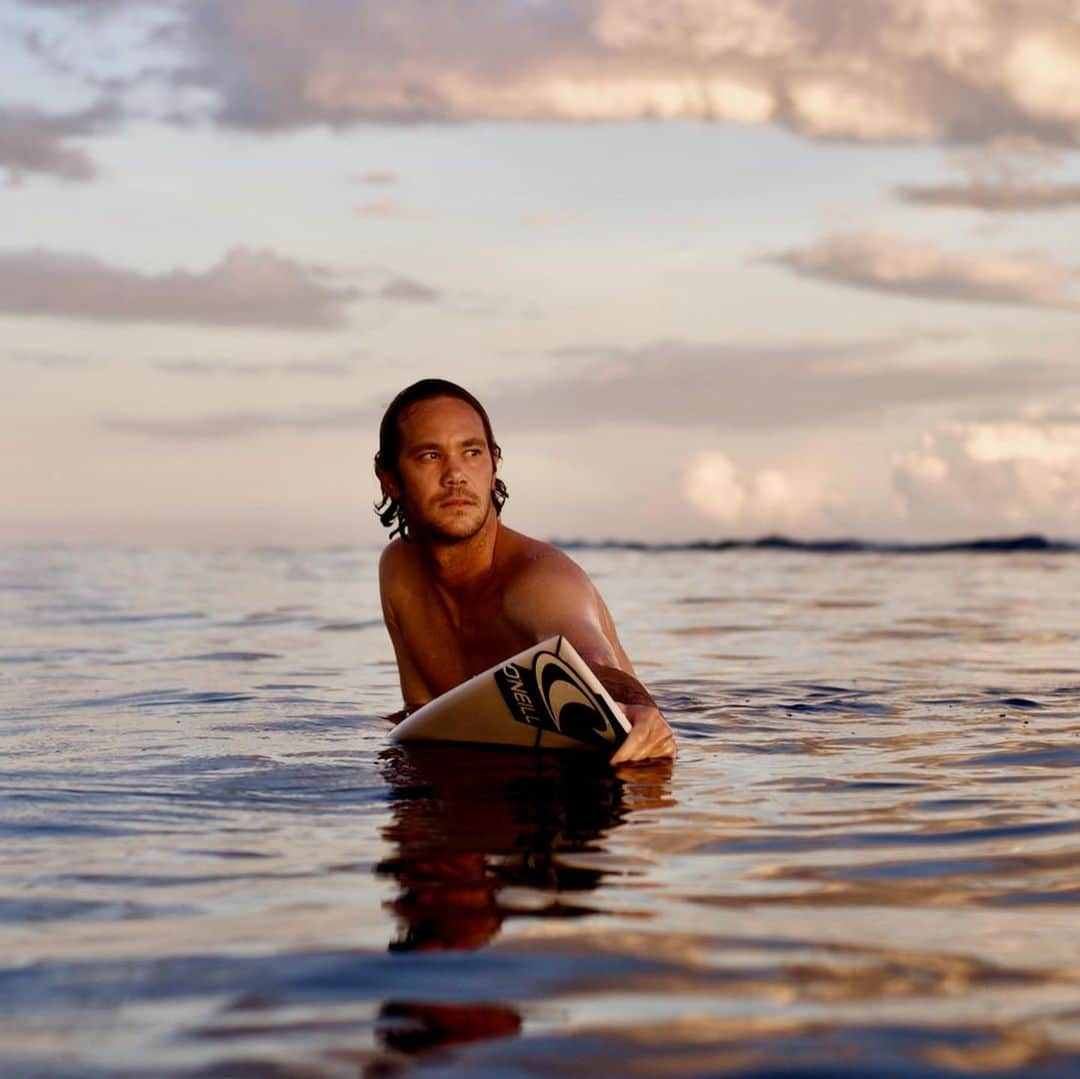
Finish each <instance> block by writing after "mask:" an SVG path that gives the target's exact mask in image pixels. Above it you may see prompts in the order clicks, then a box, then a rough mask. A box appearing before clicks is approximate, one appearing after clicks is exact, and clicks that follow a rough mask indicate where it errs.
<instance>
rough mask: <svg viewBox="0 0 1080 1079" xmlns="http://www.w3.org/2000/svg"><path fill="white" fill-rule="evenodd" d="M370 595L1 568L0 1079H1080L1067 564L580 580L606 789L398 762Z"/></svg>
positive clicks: (771, 559) (249, 564) (433, 762)
mask: <svg viewBox="0 0 1080 1079" xmlns="http://www.w3.org/2000/svg"><path fill="white" fill-rule="evenodd" d="M377 556H378V552H377V551H375V550H350V549H343V548H342V549H327V550H290V549H257V550H183V549H175V550H171V549H120V548H115V549H108V548H82V549H80V548H62V547H55V548H25V547H24V548H5V549H0V842H2V846H0V851H2V855H0V1074H2V1075H3V1076H5V1077H35V1076H62V1077H72V1079H75V1077H78V1079H96V1077H129V1076H140V1077H141V1076H153V1077H157V1076H161V1077H179V1076H184V1077H188V1076H199V1077H226V1076H227V1077H232V1076H238V1077H255V1076H271V1077H286V1076H288V1077H296V1079H301V1077H303V1079H309V1077H327V1079H330V1077H335V1079H336V1077H339V1076H340V1077H357V1076H417V1077H435V1076H440V1077H441V1076H469V1077H474V1076H475V1077H491V1079H496V1077H498V1079H504V1077H509V1079H515V1077H526V1076H560V1077H575V1076H643V1077H645V1076H648V1077H653V1076H665V1077H689V1076H770V1077H778V1076H904V1077H907V1076H912V1077H914V1076H920V1077H922V1076H934V1077H939V1076H950V1077H951V1076H965V1077H967V1076H973V1075H977V1076H982V1075H985V1076H1001V1077H1015V1076H1039V1077H1059V1076H1061V1077H1063V1076H1077V1075H1080V617H1078V615H1077V601H1076V597H1077V596H1078V595H1080V554H1077V553H1069V552H1038V551H1028V552H1018V553H974V552H963V551H959V552H949V553H939V554H923V555H920V554H916V553H908V554H905V553H889V552H862V553H858V552H856V553H837V554H829V555H822V554H813V553H805V552H798V551H784V550H765V551H754V550H749V551H748V550H730V551H712V552H709V551H666V552H650V551H629V550H614V549H589V550H582V551H579V552H576V553H575V557H577V558H578V560H579V561H580V562H582V564H583V565H584V566H585V567H586V568H587V569H588V570H589V572H590V573H591V574H592V575H593V577H594V579H595V580H596V581H597V583H598V584H599V586H600V587H601V590H602V591H603V593H604V595H605V597H606V598H607V600H608V603H609V606H611V608H612V610H613V612H614V613H615V615H616V619H617V621H618V623H619V626H620V630H621V634H622V637H623V641H624V644H625V645H626V647H627V649H628V651H629V652H630V654H631V656H632V657H633V658H634V659H635V661H636V663H637V666H638V671H639V674H640V675H641V676H642V678H643V679H644V680H645V681H646V682H647V683H648V684H649V685H650V686H651V687H652V689H653V690H654V692H655V694H656V696H657V698H658V700H659V701H660V703H661V705H662V706H663V707H664V708H665V710H666V712H667V714H668V716H669V718H670V719H671V721H672V723H673V725H674V727H675V730H676V732H677V736H678V740H679V747H680V755H679V758H678V760H677V762H676V763H675V764H674V765H667V764H655V765H649V766H644V767H640V768H636V769H622V770H619V771H618V772H613V771H611V770H610V769H608V768H607V767H606V766H604V765H603V764H600V763H597V762H595V761H594V760H592V759H591V758H582V757H578V756H573V757H564V756H558V755H546V756H536V755H533V754H531V753H529V752H517V751H505V750H502V751H500V750H461V749H455V750H450V749H437V748H436V749H432V748H430V747H429V748H426V749H423V750H410V751H406V750H404V749H402V748H398V747H394V746H392V745H390V744H389V743H388V741H387V737H386V727H385V724H384V722H383V721H382V720H381V719H380V716H382V715H385V714H386V713H388V712H389V711H391V710H392V709H394V708H395V707H397V706H398V704H399V696H398V691H397V682H396V672H395V668H394V664H393V657H392V653H391V651H390V647H389V643H388V640H387V638H386V636H385V632H384V630H383V627H382V624H381V621H380V618H379V613H378V602H377V593H376V588H375V583H374V576H375V563H376V559H377Z"/></svg>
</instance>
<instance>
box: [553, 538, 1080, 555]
mask: <svg viewBox="0 0 1080 1079" xmlns="http://www.w3.org/2000/svg"><path fill="white" fill-rule="evenodd" d="M551 542H552V543H553V544H554V545H555V546H556V547H561V548H563V549H565V550H575V549H576V550H619V551H802V552H805V553H807V554H863V553H865V554H955V553H963V552H968V551H972V552H981V553H986V554H1009V553H1014V552H1023V551H1035V552H1043V553H1050V554H1057V553H1063V552H1077V551H1080V543H1069V542H1067V541H1065V540H1051V539H1047V538H1046V536H1042V535H1039V534H1031V535H1023V536H992V537H989V538H985V539H973V540H955V541H949V542H944V543H891V542H877V541H875V540H860V539H835V540H799V539H792V538H791V537H790V536H778V535H771V536H761V537H759V538H758V539H746V540H739V539H723V540H690V541H688V542H685V543H644V542H636V541H633V540H615V539H611V540H585V539H571V540H560V539H556V540H552V541H551Z"/></svg>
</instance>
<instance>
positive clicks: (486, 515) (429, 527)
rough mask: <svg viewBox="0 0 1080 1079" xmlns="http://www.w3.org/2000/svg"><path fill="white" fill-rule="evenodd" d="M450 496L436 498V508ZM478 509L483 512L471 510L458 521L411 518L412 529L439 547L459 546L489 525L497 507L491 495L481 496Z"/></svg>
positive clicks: (410, 525) (410, 526) (477, 504)
mask: <svg viewBox="0 0 1080 1079" xmlns="http://www.w3.org/2000/svg"><path fill="white" fill-rule="evenodd" d="M448 497H451V496H446V495H444V496H443V497H442V498H440V499H438V500H436V506H435V509H436V510H437V509H438V505H437V503H438V502H440V501H442V502H445V501H446V500H447V498H448ZM462 497H471V496H469V495H463V496H462ZM476 507H477V509H479V510H481V511H482V512H480V513H478V514H477V515H476V516H475V517H474V516H473V513H472V512H471V508H470V512H469V513H468V515H467V516H466V517H465V518H464V519H462V518H458V519H457V521H456V522H450V523H449V524H448V523H447V522H443V521H439V520H435V519H431V518H426V517H424V518H421V519H420V520H418V521H417V523H416V524H413V521H412V520H411V519H410V520H409V528H410V531H413V532H414V533H415V534H416V535H417V536H418V537H420V536H422V537H423V538H424V539H425V540H427V542H429V543H431V544H433V545H435V546H437V547H458V546H460V545H461V544H463V543H468V542H469V541H470V540H472V539H475V538H476V536H478V535H479V534H480V533H481V532H482V531H483V529H484V527H485V525H487V523H488V520H489V519H490V517H491V515H492V513H493V512H494V509H495V503H494V502H493V501H492V498H491V495H490V494H489V495H488V496H487V498H486V499H485V498H484V497H482V496H481V497H480V498H479V500H478V502H477V503H476Z"/></svg>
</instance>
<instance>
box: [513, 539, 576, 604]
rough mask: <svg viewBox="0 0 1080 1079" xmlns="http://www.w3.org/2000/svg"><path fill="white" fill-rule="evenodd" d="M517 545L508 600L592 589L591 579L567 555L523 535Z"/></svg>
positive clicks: (549, 545) (540, 541)
mask: <svg viewBox="0 0 1080 1079" xmlns="http://www.w3.org/2000/svg"><path fill="white" fill-rule="evenodd" d="M516 541H517V542H516V543H515V550H514V553H513V556H512V558H511V560H510V565H509V566H508V567H507V568H508V572H507V574H506V578H505V581H504V594H505V595H506V597H507V599H510V600H513V599H514V598H515V597H518V596H520V595H522V594H523V593H524V594H531V593H533V592H535V591H536V590H537V589H545V588H551V587H560V588H567V587H570V588H581V589H591V588H592V582H591V581H590V580H589V577H588V575H587V574H586V573H585V571H584V570H583V569H582V568H581V567H580V566H579V565H578V564H577V563H576V562H575V561H574V560H573V559H572V558H571V557H570V556H569V555H568V554H567V553H566V552H565V551H561V550H559V548H558V547H556V546H554V545H553V544H551V543H544V542H543V541H542V540H534V539H530V538H529V537H528V536H523V535H521V534H520V533H518V534H517V536H516Z"/></svg>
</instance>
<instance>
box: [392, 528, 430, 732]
mask: <svg viewBox="0 0 1080 1079" xmlns="http://www.w3.org/2000/svg"><path fill="white" fill-rule="evenodd" d="M393 561H394V556H393V554H392V553H391V547H388V548H387V549H386V550H385V551H384V552H383V555H382V558H381V559H380V560H379V598H380V600H381V601H382V612H383V621H384V622H385V623H386V630H387V632H388V633H389V634H390V643H391V644H392V645H393V646H394V658H395V659H396V660H397V668H398V678H399V680H400V682H401V698H402V700H403V701H404V703H405V707H404V708H403V709H401V710H400V711H398V712H394V713H392V714H391V715H388V716H387V717H386V718H387V719H388V720H389V721H390V722H391V723H400V722H401V721H402V720H403V719H404V718H405V717H406V716H407V715H408V714H409V713H410V712H415V711H416V709H417V708H419V707H420V706H421V705H423V704H427V702H428V701H430V700H431V698H432V693H431V691H430V690H429V689H428V688H427V685H426V684H425V682H424V679H423V677H422V676H421V674H420V672H419V671H418V670H417V668H416V664H415V663H414V662H413V659H412V656H411V655H410V654H409V649H408V647H407V646H406V644H405V638H404V635H403V634H402V632H401V626H400V624H399V623H398V619H397V615H396V614H395V613H394V605H393V602H392V600H391V593H392V587H391V581H392V579H393V576H394V574H395V572H396V570H395V567H394V565H393Z"/></svg>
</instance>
